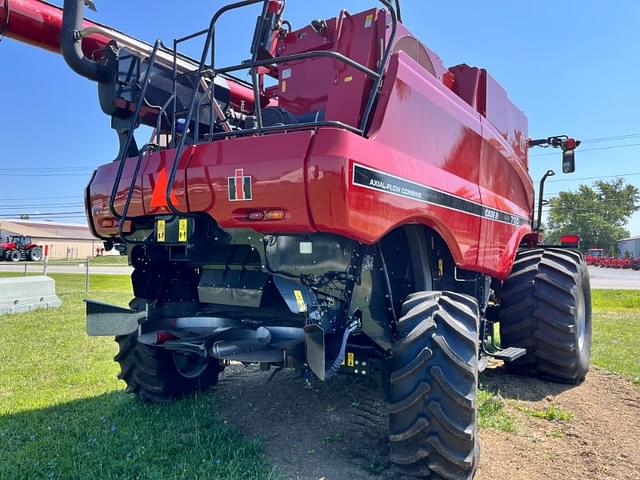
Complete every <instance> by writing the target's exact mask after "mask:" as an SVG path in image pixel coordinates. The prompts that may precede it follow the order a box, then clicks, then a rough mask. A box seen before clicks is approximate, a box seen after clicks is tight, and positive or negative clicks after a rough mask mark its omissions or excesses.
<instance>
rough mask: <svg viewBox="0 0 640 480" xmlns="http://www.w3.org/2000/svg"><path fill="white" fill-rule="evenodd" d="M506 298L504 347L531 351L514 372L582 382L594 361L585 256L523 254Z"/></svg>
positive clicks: (504, 292) (560, 251) (548, 252)
mask: <svg viewBox="0 0 640 480" xmlns="http://www.w3.org/2000/svg"><path fill="white" fill-rule="evenodd" d="M500 297H501V306H500V337H501V343H502V345H503V346H505V347H524V348H526V349H527V354H526V355H525V356H523V357H522V358H520V359H518V360H516V361H515V362H514V363H513V364H511V365H510V366H511V368H514V369H516V370H518V371H520V372H522V373H529V374H533V375H537V376H540V377H544V378H547V379H550V380H553V381H556V382H561V383H569V384H578V383H580V382H582V381H583V380H584V378H585V376H586V374H587V372H588V371H589V363H590V357H591V286H590V281H589V270H588V269H587V265H586V264H585V262H584V260H583V258H582V255H580V254H579V253H577V252H574V251H571V250H566V249H560V248H544V249H543V248H538V249H532V250H523V251H520V252H518V255H517V257H516V261H515V263H514V265H513V269H512V272H511V275H510V276H509V278H508V279H507V280H506V281H505V283H504V286H503V288H502V293H501V295H500Z"/></svg>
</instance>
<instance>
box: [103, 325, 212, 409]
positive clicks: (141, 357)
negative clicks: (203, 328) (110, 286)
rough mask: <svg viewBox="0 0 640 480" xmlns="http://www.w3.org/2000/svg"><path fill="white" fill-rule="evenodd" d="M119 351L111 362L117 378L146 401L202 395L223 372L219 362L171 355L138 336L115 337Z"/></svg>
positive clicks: (162, 401) (156, 401) (166, 401)
mask: <svg viewBox="0 0 640 480" xmlns="http://www.w3.org/2000/svg"><path fill="white" fill-rule="evenodd" d="M116 342H118V345H119V347H120V351H119V352H118V354H117V355H116V356H115V357H114V360H115V361H116V362H118V363H119V364H120V374H119V375H118V378H119V379H121V380H124V381H125V383H126V384H127V392H128V393H135V394H136V395H138V397H139V398H140V399H142V400H144V401H147V402H154V403H168V402H170V401H171V400H173V399H175V398H178V397H181V396H184V395H189V394H192V393H196V392H202V391H205V390H208V389H209V388H211V387H213V386H214V385H215V384H216V383H218V376H219V374H220V372H221V370H222V368H221V365H220V362H219V360H217V359H202V360H200V359H199V357H193V356H187V355H182V354H179V353H174V352H170V351H168V350H164V349H162V348H159V347H152V346H149V345H144V344H142V343H140V342H138V339H137V335H136V334H131V335H122V336H119V337H116Z"/></svg>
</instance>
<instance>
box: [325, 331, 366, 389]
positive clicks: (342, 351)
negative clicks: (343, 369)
mask: <svg viewBox="0 0 640 480" xmlns="http://www.w3.org/2000/svg"><path fill="white" fill-rule="evenodd" d="M359 326H360V321H359V320H358V319H354V320H352V321H351V322H350V323H349V325H347V328H345V329H344V334H343V335H342V344H341V345H340V351H339V352H338V356H337V357H336V359H335V360H334V362H333V363H332V364H331V366H330V367H329V368H327V369H326V371H325V375H324V378H325V380H329V379H330V378H331V377H333V376H334V375H335V374H336V373H337V372H338V370H340V365H342V362H343V361H344V357H345V355H346V353H347V341H348V340H349V335H351V334H352V333H353V332H355V331H356V329H357V328H358V327H359Z"/></svg>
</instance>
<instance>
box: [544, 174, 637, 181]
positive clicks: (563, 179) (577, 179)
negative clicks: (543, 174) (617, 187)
mask: <svg viewBox="0 0 640 480" xmlns="http://www.w3.org/2000/svg"><path fill="white" fill-rule="evenodd" d="M634 175H640V172H631V173H619V174H617V175H605V176H602V175H600V176H597V177H579V178H561V179H558V180H547V183H559V182H577V181H579V180H599V179H601V178H620V177H632V176H634Z"/></svg>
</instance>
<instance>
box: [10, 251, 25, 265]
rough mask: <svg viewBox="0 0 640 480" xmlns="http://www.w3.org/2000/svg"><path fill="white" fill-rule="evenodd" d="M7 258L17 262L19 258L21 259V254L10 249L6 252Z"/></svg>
mask: <svg viewBox="0 0 640 480" xmlns="http://www.w3.org/2000/svg"><path fill="white" fill-rule="evenodd" d="M7 258H8V259H9V260H11V261H12V262H19V261H20V260H22V254H21V253H20V252H19V251H18V250H11V251H10V252H9V253H8V254H7Z"/></svg>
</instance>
